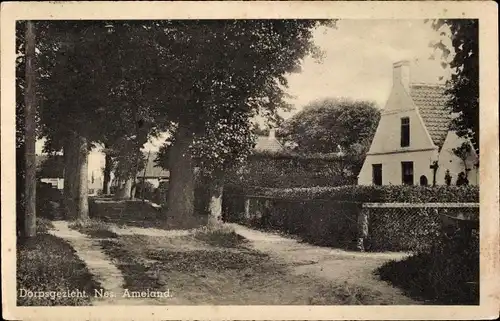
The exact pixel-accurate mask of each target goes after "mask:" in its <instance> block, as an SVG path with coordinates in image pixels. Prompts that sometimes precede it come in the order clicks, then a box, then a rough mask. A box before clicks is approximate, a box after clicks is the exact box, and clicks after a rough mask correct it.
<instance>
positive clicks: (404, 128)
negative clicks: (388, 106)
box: [401, 117, 410, 147]
mask: <svg viewBox="0 0 500 321" xmlns="http://www.w3.org/2000/svg"><path fill="white" fill-rule="evenodd" d="M408 146H410V118H409V117H404V118H401V147H408Z"/></svg>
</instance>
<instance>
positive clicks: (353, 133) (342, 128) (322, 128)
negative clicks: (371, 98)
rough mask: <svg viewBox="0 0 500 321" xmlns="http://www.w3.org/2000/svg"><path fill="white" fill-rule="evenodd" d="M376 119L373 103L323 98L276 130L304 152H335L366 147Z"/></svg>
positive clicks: (375, 126) (372, 133)
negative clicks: (359, 146)
mask: <svg viewBox="0 0 500 321" xmlns="http://www.w3.org/2000/svg"><path fill="white" fill-rule="evenodd" d="M379 120H380V111H379V110H378V109H377V108H376V107H375V104H374V103H373V102H367V101H354V100H349V99H345V98H341V99H337V98H327V99H323V100H317V101H313V102H311V103H309V104H308V105H306V106H305V107H304V109H303V110H302V111H300V112H299V113H297V114H295V115H294V116H293V117H291V118H290V119H288V120H287V121H286V122H285V124H284V126H283V128H282V129H281V130H280V131H281V135H282V136H283V139H284V140H285V141H287V142H291V143H294V144H296V150H297V151H298V152H304V153H335V152H338V151H339V150H338V147H340V148H341V149H342V150H343V151H344V152H345V151H349V150H352V149H353V148H358V147H357V145H358V144H361V145H367V146H368V147H369V145H370V143H371V141H372V138H373V135H374V134H375V130H376V129H377V125H378V122H379Z"/></svg>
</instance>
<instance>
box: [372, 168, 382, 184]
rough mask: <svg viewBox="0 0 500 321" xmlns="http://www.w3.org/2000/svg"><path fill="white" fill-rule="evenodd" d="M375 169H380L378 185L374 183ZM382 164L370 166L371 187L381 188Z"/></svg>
mask: <svg viewBox="0 0 500 321" xmlns="http://www.w3.org/2000/svg"><path fill="white" fill-rule="evenodd" d="M375 168H379V169H380V184H377V183H376V181H375ZM382 177H383V176H382V164H380V163H379V164H372V185H375V186H382V184H383V179H382Z"/></svg>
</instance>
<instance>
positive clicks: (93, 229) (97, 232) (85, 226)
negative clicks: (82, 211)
mask: <svg viewBox="0 0 500 321" xmlns="http://www.w3.org/2000/svg"><path fill="white" fill-rule="evenodd" d="M69 227H70V228H72V229H74V230H77V231H79V232H80V233H82V234H86V235H88V236H91V237H95V238H115V237H117V236H118V235H116V233H115V232H113V231H110V228H109V225H108V224H107V223H105V222H102V221H99V220H86V221H75V222H73V223H71V224H70V225H69Z"/></svg>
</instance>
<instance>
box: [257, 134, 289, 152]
mask: <svg viewBox="0 0 500 321" xmlns="http://www.w3.org/2000/svg"><path fill="white" fill-rule="evenodd" d="M254 150H255V151H257V152H280V151H283V150H284V148H283V145H281V143H280V142H279V141H278V140H277V139H276V130H275V129H271V130H269V135H268V136H258V137H257V142H256V144H255V147H254Z"/></svg>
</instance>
